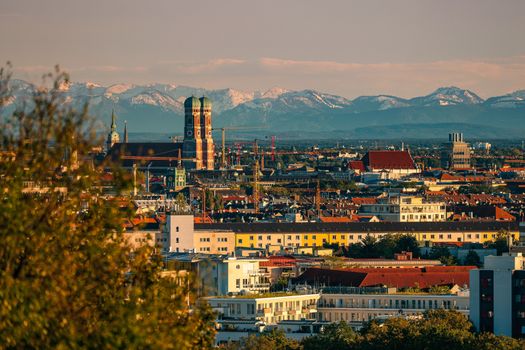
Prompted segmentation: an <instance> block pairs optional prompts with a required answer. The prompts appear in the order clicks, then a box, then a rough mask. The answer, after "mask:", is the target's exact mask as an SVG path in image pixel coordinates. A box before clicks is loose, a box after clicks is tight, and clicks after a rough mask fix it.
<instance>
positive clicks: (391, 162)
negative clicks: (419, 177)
mask: <svg viewBox="0 0 525 350" xmlns="http://www.w3.org/2000/svg"><path fill="white" fill-rule="evenodd" d="M362 161H363V163H364V165H365V166H366V167H367V168H370V169H415V168H416V166H415V164H414V160H413V159H412V157H411V156H410V153H409V152H408V151H368V153H367V154H365V156H364V157H363V159H362Z"/></svg>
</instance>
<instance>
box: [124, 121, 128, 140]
mask: <svg viewBox="0 0 525 350" xmlns="http://www.w3.org/2000/svg"><path fill="white" fill-rule="evenodd" d="M124 143H128V121H127V120H124Z"/></svg>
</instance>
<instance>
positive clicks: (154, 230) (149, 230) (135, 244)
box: [123, 219, 168, 252]
mask: <svg viewBox="0 0 525 350" xmlns="http://www.w3.org/2000/svg"><path fill="white" fill-rule="evenodd" d="M123 237H124V241H125V242H126V243H127V244H128V245H129V246H130V247H131V248H132V249H137V248H140V247H142V246H150V247H155V248H157V249H158V250H159V251H161V252H166V251H167V250H168V237H167V235H166V233H165V232H163V230H161V228H160V225H159V223H158V222H157V221H156V220H154V219H143V220H133V221H132V222H130V223H129V224H128V225H127V226H126V228H125V231H124V233H123Z"/></svg>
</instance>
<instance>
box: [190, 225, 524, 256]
mask: <svg viewBox="0 0 525 350" xmlns="http://www.w3.org/2000/svg"><path fill="white" fill-rule="evenodd" d="M214 230H222V231H230V232H233V233H234V237H235V247H236V248H255V249H266V248H267V247H268V246H274V247H275V246H281V247H283V249H284V248H297V247H322V246H323V245H324V244H325V243H326V244H338V245H349V244H351V243H358V242H360V241H361V240H362V239H363V238H365V237H366V236H367V235H371V236H373V237H375V238H381V237H382V236H384V235H389V234H410V235H413V236H414V237H416V239H417V240H418V241H420V242H421V243H424V242H434V243H437V242H471V243H484V242H487V241H491V240H494V239H495V238H496V237H497V235H498V233H499V232H500V231H501V230H503V231H508V232H509V233H510V235H511V236H512V237H513V239H514V240H517V239H519V228H518V223H517V222H498V221H483V222H472V221H463V222H446V221H445V222H367V223H362V222H350V223H318V222H316V223H314V222H309V223H293V224H291V223H213V224H196V225H195V231H196V232H212V231H214Z"/></svg>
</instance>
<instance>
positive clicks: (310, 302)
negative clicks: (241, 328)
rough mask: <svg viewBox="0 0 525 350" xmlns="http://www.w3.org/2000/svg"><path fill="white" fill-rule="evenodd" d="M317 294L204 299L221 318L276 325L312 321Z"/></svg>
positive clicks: (281, 294) (315, 310) (274, 294)
mask: <svg viewBox="0 0 525 350" xmlns="http://www.w3.org/2000/svg"><path fill="white" fill-rule="evenodd" d="M319 298H320V295H319V294H317V293H316V294H297V293H269V294H267V295H246V296H236V297H224V298H219V297H211V298H207V300H208V302H209V304H210V306H211V307H212V308H214V309H216V310H217V311H219V315H220V316H219V317H220V318H222V319H228V318H235V319H238V320H257V321H262V322H264V323H265V324H267V325H269V324H276V323H277V322H280V321H285V320H301V319H312V318H315V317H316V316H315V314H316V313H317V302H318V300H319Z"/></svg>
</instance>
